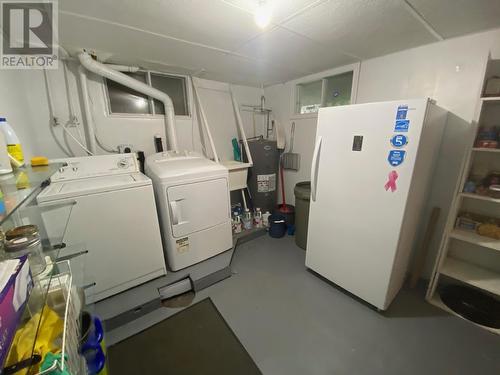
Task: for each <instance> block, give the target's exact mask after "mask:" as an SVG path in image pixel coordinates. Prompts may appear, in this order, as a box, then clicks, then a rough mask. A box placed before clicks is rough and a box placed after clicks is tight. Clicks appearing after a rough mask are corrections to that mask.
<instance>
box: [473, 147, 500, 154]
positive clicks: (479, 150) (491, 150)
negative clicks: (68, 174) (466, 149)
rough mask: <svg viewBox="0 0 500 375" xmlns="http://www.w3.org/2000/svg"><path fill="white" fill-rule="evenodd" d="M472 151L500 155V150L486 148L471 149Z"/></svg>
mask: <svg viewBox="0 0 500 375" xmlns="http://www.w3.org/2000/svg"><path fill="white" fill-rule="evenodd" d="M472 151H475V152H493V153H496V152H497V153H500V148H487V147H473V148H472Z"/></svg>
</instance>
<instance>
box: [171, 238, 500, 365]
mask: <svg viewBox="0 0 500 375" xmlns="http://www.w3.org/2000/svg"><path fill="white" fill-rule="evenodd" d="M304 257H305V252H304V251H303V250H301V249H299V248H298V247H296V246H295V244H294V242H293V238H291V237H286V238H283V239H279V240H276V239H272V238H270V237H268V236H264V237H260V238H257V239H255V240H253V241H250V242H247V243H245V244H242V245H240V246H238V248H237V250H236V254H235V256H234V259H233V265H232V268H233V271H234V275H233V276H232V277H231V278H229V279H226V280H224V281H222V282H220V283H218V284H215V285H213V286H211V287H209V288H207V289H205V290H203V291H201V292H199V293H198V294H197V296H196V298H195V301H196V300H200V299H203V298H205V297H211V298H212V300H213V301H214V303H215V304H216V306H217V307H218V309H219V310H220V312H221V313H222V315H223V316H224V317H225V319H226V320H227V322H228V323H229V325H230V326H231V327H232V329H233V330H234V332H235V333H236V335H237V336H238V337H239V339H240V340H241V342H242V343H243V345H244V346H245V347H246V349H247V350H248V351H249V353H250V355H251V356H252V357H253V359H254V360H255V362H256V363H257V365H258V366H259V368H260V369H261V370H262V372H263V373H264V374H266V375H267V374H269V375H281V374H283V375H284V374H286V375H291V374H301V375H302V374H318V375H319V374H336V375H341V374H349V375H362V374H370V375H373V374H384V375H389V374H397V375H403V374H404V375H409V374H419V375H420V374H453V375H457V374H477V375H479V374H481V375H489V374H492V375H493V374H496V375H498V374H500V337H499V336H496V335H494V334H491V333H489V332H486V331H484V330H482V329H480V328H478V327H476V326H474V325H473V324H471V323H469V322H466V321H464V320H462V319H459V318H456V317H453V316H450V315H448V314H446V313H445V312H443V311H441V310H439V309H437V308H435V307H433V306H431V305H429V304H427V303H426V302H425V301H424V299H423V296H422V295H421V294H422V293H421V292H414V291H406V290H403V291H402V292H401V293H400V294H399V296H398V297H397V299H396V300H395V301H394V303H393V305H391V307H390V308H389V310H388V311H387V312H386V313H384V314H380V313H378V312H376V311H374V310H373V309H372V308H370V307H369V306H367V305H365V304H363V303H361V302H360V301H358V300H356V299H354V298H352V297H351V296H349V295H347V294H345V293H344V292H342V291H340V290H339V289H337V288H335V287H334V286H332V285H330V284H328V283H327V282H325V281H323V280H322V279H320V278H319V277H317V276H315V275H314V274H312V273H311V272H309V271H307V270H306V269H305V267H304ZM360 277H362V275H360ZM165 310H176V309H165Z"/></svg>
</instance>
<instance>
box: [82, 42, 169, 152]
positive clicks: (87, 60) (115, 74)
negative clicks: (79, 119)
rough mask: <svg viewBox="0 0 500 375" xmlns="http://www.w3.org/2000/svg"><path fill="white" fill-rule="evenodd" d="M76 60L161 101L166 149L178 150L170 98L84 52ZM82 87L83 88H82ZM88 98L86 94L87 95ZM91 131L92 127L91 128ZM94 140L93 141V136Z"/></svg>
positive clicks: (89, 69)
mask: <svg viewBox="0 0 500 375" xmlns="http://www.w3.org/2000/svg"><path fill="white" fill-rule="evenodd" d="M78 60H80V63H81V64H82V66H83V67H84V68H85V69H87V70H88V71H90V72H92V73H95V74H97V75H99V76H102V77H105V78H107V79H110V80H112V81H115V82H117V83H119V84H121V85H123V86H126V87H129V88H131V89H133V90H136V91H138V92H140V93H142V94H145V95H148V96H150V97H152V98H154V99H157V100H159V101H161V102H162V103H163V106H164V107H165V135H166V137H167V145H168V147H167V149H168V150H172V151H175V152H178V151H179V148H178V145H177V136H176V132H175V111H174V104H173V102H172V99H170V97H169V96H168V95H167V94H165V93H164V92H162V91H160V90H157V89H155V88H154V87H151V86H148V85H147V84H145V83H143V82H141V81H138V80H136V79H134V78H132V77H129V76H127V75H126V74H123V73H120V72H119V71H117V70H114V69H112V68H109V67H107V66H106V65H104V64H101V63H100V62H97V61H95V60H94V59H92V57H91V56H90V55H89V54H88V53H85V52H82V53H80V54H79V55H78ZM82 89H83V88H82ZM87 93H88V90H87ZM87 98H88V96H87ZM88 127H89V128H90V126H88ZM92 132H93V129H92ZM93 139H94V142H95V138H93Z"/></svg>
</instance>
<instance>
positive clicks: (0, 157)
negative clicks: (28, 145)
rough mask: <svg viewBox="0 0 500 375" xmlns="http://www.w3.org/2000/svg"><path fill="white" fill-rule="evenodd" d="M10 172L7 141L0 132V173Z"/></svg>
mask: <svg viewBox="0 0 500 375" xmlns="http://www.w3.org/2000/svg"><path fill="white" fill-rule="evenodd" d="M10 172H12V166H11V165H10V158H9V152H8V151H7V143H6V142H5V136H4V135H3V132H0V175H2V174H7V173H10Z"/></svg>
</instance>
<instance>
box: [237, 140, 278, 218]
mask: <svg viewBox="0 0 500 375" xmlns="http://www.w3.org/2000/svg"><path fill="white" fill-rule="evenodd" d="M248 148H249V149H250V153H251V154H252V159H253V167H251V168H250V169H249V170H248V181H247V185H248V188H249V190H250V194H251V195H252V200H253V206H254V207H255V208H256V207H259V208H260V209H261V210H262V212H266V211H269V212H271V213H272V212H273V209H274V207H275V206H276V202H277V199H278V167H279V161H280V152H279V150H278V148H277V147H276V141H271V140H267V139H263V138H259V139H255V140H251V141H248ZM243 157H244V160H247V159H246V153H245V149H244V148H243Z"/></svg>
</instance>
